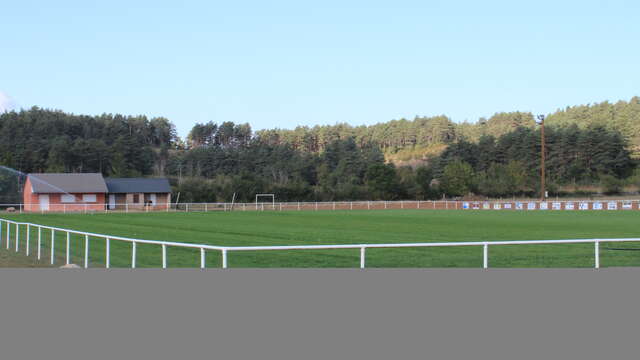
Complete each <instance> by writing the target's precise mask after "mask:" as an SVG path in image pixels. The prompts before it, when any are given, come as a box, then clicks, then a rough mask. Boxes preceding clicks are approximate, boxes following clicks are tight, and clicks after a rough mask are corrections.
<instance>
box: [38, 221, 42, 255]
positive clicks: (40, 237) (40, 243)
mask: <svg viewBox="0 0 640 360" xmlns="http://www.w3.org/2000/svg"><path fill="white" fill-rule="evenodd" d="M41 245H42V227H41V226H38V260H40V255H41V254H40V252H41V250H40V248H41Z"/></svg>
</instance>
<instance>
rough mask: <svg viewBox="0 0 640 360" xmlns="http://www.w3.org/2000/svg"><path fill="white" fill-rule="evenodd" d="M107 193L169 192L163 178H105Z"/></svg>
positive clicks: (167, 181) (169, 187)
mask: <svg viewBox="0 0 640 360" xmlns="http://www.w3.org/2000/svg"><path fill="white" fill-rule="evenodd" d="M106 183H107V188H108V189H109V193H170V192H171V186H170V185H169V180H167V179H165V178H150V179H149V178H119V179H117V178H107V179H106Z"/></svg>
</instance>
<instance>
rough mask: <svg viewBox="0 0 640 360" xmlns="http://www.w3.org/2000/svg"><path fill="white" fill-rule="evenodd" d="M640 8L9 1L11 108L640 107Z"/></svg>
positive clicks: (5, 71) (1, 101) (5, 82)
mask: <svg viewBox="0 0 640 360" xmlns="http://www.w3.org/2000/svg"><path fill="white" fill-rule="evenodd" d="M638 14H640V2H638V1H617V0H609V1H592V0H581V1H558V0H555V1H547V0H541V1H535V2H534V1H528V2H518V1H491V0H488V1H482V2H477V1H425V0H423V1H403V0H396V1H376V0H367V1H346V0H342V1H334V0H324V1H317V2H304V1H299V0H298V1H277V0H274V1H189V0H185V1H167V2H164V1H159V0H154V1H131V0H128V1H121V0H110V1H103V2H87V1H67V0H58V1H30V0H21V1H3V2H2V3H0V36H1V37H2V39H0V111H3V109H6V108H15V109H18V108H29V107H31V106H34V105H37V106H40V107H44V108H52V109H60V110H64V111H67V112H71V113H76V114H90V115H96V114H102V113H121V114H128V115H147V116H149V117H155V116H164V117H167V118H169V119H170V120H171V121H172V122H174V123H175V124H176V127H177V129H178V132H179V134H180V135H181V136H185V135H186V134H187V133H188V131H189V130H190V129H191V127H192V126H193V125H194V124H195V123H196V122H200V123H202V122H207V121H214V122H217V123H220V122H223V121H233V122H236V123H245V122H248V123H250V124H251V125H252V127H253V128H254V129H264V128H275V127H278V128H294V127H296V126H298V125H309V126H313V125H316V124H335V123H339V122H347V123H349V124H352V125H361V124H374V123H378V122H384V121H389V120H391V119H399V118H409V119H412V118H413V117H415V116H434V115H440V114H445V115H447V116H449V117H450V118H451V119H452V120H453V121H456V122H462V121H472V122H475V121H477V119H478V118H480V117H489V116H491V115H492V114H494V113H496V112H501V111H531V112H534V113H536V114H537V113H543V114H544V113H550V112H553V111H555V110H557V109H559V108H564V107H566V106H569V105H579V104H586V103H593V102H600V101H605V100H609V101H618V100H628V99H630V98H631V97H633V96H636V95H640V89H639V88H638V84H640V69H639V68H638V64H640V46H638V42H639V39H640V21H638V20H639V19H640V18H639V15H638Z"/></svg>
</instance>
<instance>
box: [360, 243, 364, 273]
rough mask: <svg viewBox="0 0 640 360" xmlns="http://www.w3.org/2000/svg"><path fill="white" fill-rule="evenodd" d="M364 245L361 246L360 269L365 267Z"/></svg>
mask: <svg viewBox="0 0 640 360" xmlns="http://www.w3.org/2000/svg"><path fill="white" fill-rule="evenodd" d="M364 249H365V248H364V246H363V247H361V248H360V269H364Z"/></svg>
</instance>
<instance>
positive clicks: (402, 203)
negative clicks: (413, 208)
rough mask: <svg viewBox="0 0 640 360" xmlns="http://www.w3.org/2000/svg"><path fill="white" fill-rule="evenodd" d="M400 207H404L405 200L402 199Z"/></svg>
mask: <svg viewBox="0 0 640 360" xmlns="http://www.w3.org/2000/svg"><path fill="white" fill-rule="evenodd" d="M400 209H404V200H400Z"/></svg>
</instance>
